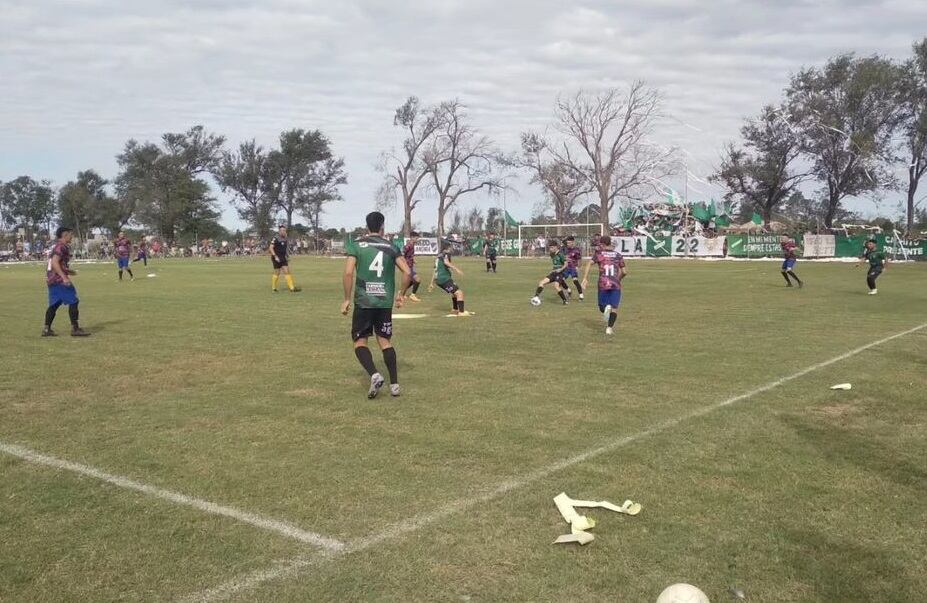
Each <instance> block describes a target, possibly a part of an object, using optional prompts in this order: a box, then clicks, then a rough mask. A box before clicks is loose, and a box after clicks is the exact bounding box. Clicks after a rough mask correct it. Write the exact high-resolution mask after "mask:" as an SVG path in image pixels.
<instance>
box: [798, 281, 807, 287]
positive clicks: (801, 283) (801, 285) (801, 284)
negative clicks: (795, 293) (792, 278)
mask: <svg viewBox="0 0 927 603" xmlns="http://www.w3.org/2000/svg"><path fill="white" fill-rule="evenodd" d="M804 286H805V283H803V282H801V281H798V288H799V289H801V288H802V287H804Z"/></svg>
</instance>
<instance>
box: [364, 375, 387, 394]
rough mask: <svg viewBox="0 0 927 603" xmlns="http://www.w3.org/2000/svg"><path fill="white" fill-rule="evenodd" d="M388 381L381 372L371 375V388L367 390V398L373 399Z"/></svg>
mask: <svg viewBox="0 0 927 603" xmlns="http://www.w3.org/2000/svg"><path fill="white" fill-rule="evenodd" d="M384 383H386V380H385V379H384V378H383V375H381V374H380V373H374V374H373V375H371V376H370V389H368V390H367V398H368V399H369V400H373V399H374V398H376V397H377V394H378V393H380V388H381V387H383V384H384Z"/></svg>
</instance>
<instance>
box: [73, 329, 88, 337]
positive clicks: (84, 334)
mask: <svg viewBox="0 0 927 603" xmlns="http://www.w3.org/2000/svg"><path fill="white" fill-rule="evenodd" d="M71 337H90V333H88V332H87V331H85V330H83V329H82V328H80V327H74V328H73V329H71Z"/></svg>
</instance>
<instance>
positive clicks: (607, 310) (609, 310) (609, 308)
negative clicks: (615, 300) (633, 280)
mask: <svg viewBox="0 0 927 603" xmlns="http://www.w3.org/2000/svg"><path fill="white" fill-rule="evenodd" d="M611 313H612V306H611V304H609V305H607V306H605V309H604V310H602V319H603V320H604V321H605V322H608V315H609V314H611Z"/></svg>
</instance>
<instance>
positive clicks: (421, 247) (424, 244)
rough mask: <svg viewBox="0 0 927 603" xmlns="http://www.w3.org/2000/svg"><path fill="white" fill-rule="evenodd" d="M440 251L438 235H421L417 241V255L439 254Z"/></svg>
mask: <svg viewBox="0 0 927 603" xmlns="http://www.w3.org/2000/svg"><path fill="white" fill-rule="evenodd" d="M400 248H401V247H400ZM439 251H440V248H439V247H438V239H437V238H436V237H419V238H418V240H417V241H416V242H415V255H438V252H439Z"/></svg>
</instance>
